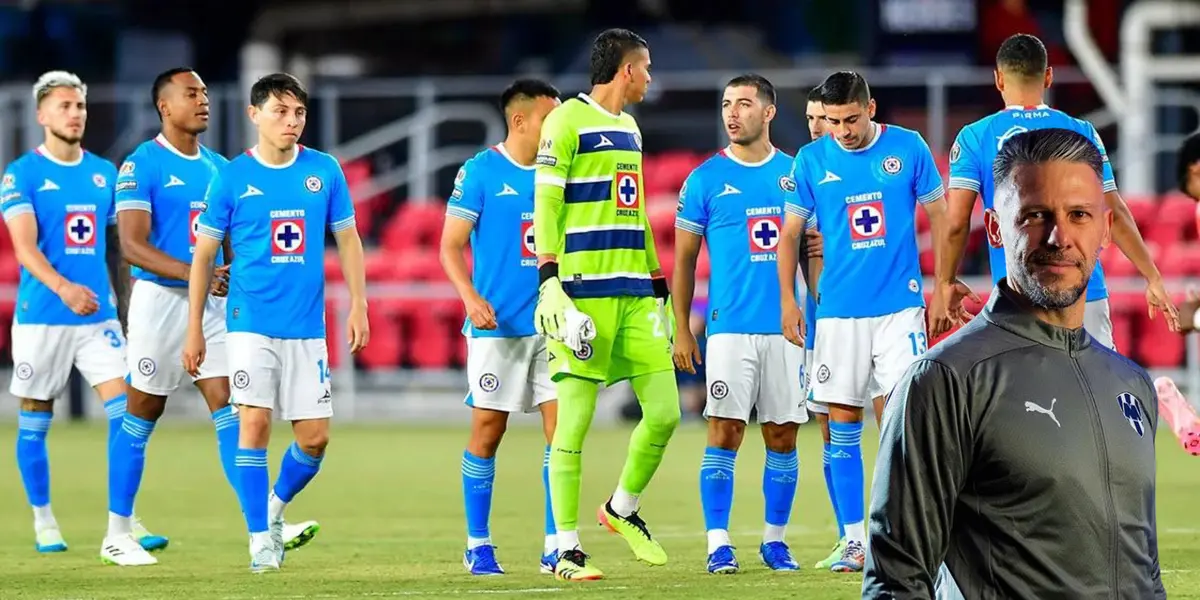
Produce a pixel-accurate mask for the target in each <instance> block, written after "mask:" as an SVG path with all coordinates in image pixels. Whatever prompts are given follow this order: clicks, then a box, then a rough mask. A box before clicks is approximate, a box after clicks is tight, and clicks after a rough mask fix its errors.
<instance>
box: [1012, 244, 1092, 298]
mask: <svg viewBox="0 0 1200 600" xmlns="http://www.w3.org/2000/svg"><path fill="white" fill-rule="evenodd" d="M1014 254H1015V253H1014ZM1011 258H1013V259H1018V260H1009V261H1008V262H1009V263H1010V264H1015V265H1017V266H1018V267H1019V268H1017V269H1009V272H1008V276H1009V278H1011V279H1013V280H1014V281H1015V282H1016V284H1017V288H1018V289H1019V290H1021V291H1022V292H1023V293H1024V295H1025V296H1026V297H1027V298H1028V299H1029V301H1030V302H1032V303H1033V305H1034V306H1037V307H1039V308H1044V309H1047V310H1063V309H1066V308H1069V307H1071V306H1074V305H1075V303H1076V302H1078V301H1079V298H1081V297H1082V296H1083V295H1084V293H1086V292H1087V286H1088V279H1090V278H1089V277H1088V275H1089V274H1090V273H1091V271H1090V269H1089V268H1088V265H1087V264H1086V261H1080V262H1082V263H1085V264H1079V265H1078V266H1079V272H1080V273H1081V274H1082V277H1080V280H1081V281H1080V283H1079V285H1075V286H1071V287H1068V288H1055V287H1052V286H1051V284H1047V283H1044V282H1043V281H1042V280H1040V279H1039V278H1038V277H1037V276H1036V275H1035V274H1034V268H1035V267H1036V266H1037V265H1039V264H1044V263H1049V262H1058V261H1063V260H1070V258H1069V257H1068V256H1066V254H1064V253H1062V252H1054V251H1050V250H1035V251H1033V252H1031V253H1029V255H1027V256H1025V257H1024V258H1023V259H1019V257H1017V256H1013V257H1011ZM1091 266H1092V267H1093V268H1094V267H1095V264H1094V263H1093V264H1092V265H1091Z"/></svg>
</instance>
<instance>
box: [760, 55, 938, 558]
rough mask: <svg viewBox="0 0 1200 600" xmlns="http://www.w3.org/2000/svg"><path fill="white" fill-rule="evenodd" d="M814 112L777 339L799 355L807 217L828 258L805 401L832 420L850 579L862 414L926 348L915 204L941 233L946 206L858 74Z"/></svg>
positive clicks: (859, 523)
mask: <svg viewBox="0 0 1200 600" xmlns="http://www.w3.org/2000/svg"><path fill="white" fill-rule="evenodd" d="M821 103H822V104H823V105H824V109H825V119H826V121H827V123H828V126H829V129H830V133H831V135H829V136H825V137H823V138H821V139H820V140H817V141H816V142H813V143H811V144H809V145H807V146H805V147H804V148H802V149H801V150H800V151H799V152H798V153H797V154H796V161H795V165H794V167H793V171H792V173H793V179H794V183H795V186H794V187H795V192H794V193H792V194H790V195H789V199H788V202H787V205H786V211H787V219H786V221H785V223H784V240H783V243H782V245H781V247H780V251H779V262H778V265H779V281H780V288H781V289H780V301H781V303H782V305H783V330H784V335H785V336H787V338H788V339H789V340H791V341H792V343H794V344H796V345H801V344H802V337H803V334H804V331H803V326H804V323H803V319H804V316H803V315H802V314H801V310H800V307H799V306H798V305H797V303H796V300H795V297H796V296H795V286H796V256H797V255H796V252H797V242H798V240H799V237H800V235H801V234H802V233H803V232H804V229H805V226H806V223H807V221H808V220H809V219H810V218H813V217H814V216H815V218H817V219H818V220H819V221H820V223H821V228H822V231H821V232H822V234H823V235H824V236H825V242H826V250H828V252H825V258H824V259H823V263H822V266H821V271H820V273H819V274H818V275H816V276H815V279H816V284H817V288H818V290H819V296H820V298H819V304H818V307H817V325H816V327H817V331H816V336H815V343H814V354H813V365H814V366H815V368H816V369H815V374H814V382H813V385H812V392H813V399H814V402H816V403H820V404H824V405H825V408H827V409H828V411H829V435H830V458H829V463H830V464H829V467H830V479H831V481H832V483H833V487H834V499H835V501H836V502H837V506H838V510H837V514H838V516H839V519H840V520H841V521H842V523H843V524H844V526H845V530H846V549H845V550H844V551H843V552H842V556H841V558H840V559H839V560H838V561H836V562H835V563H834V564H832V565H831V566H830V569H831V570H833V571H838V572H849V571H861V570H862V566H863V558H864V540H865V532H864V527H863V513H864V505H863V460H862V447H861V442H862V429H863V424H862V412H863V410H862V409H863V405H864V404H865V403H866V401H867V400H868V399H869V398H871V397H872V394H873V393H874V390H889V389H891V387H892V385H894V384H895V382H896V381H897V379H898V378H899V377H900V376H901V374H903V372H904V370H905V369H906V368H907V367H908V365H910V364H911V363H912V362H913V361H914V360H916V358H917V357H918V356H920V355H921V354H922V353H924V352H925V348H926V337H925V299H924V296H922V294H921V269H920V264H919V262H918V258H917V244H916V231H915V230H916V226H915V221H914V218H913V212H914V211H915V209H916V204H918V203H919V204H921V205H922V206H923V207H924V208H925V210H926V212H927V213H928V214H929V218H930V222H931V225H932V227H933V231H934V232H938V231H941V226H942V220H943V218H944V216H945V210H946V203H945V200H944V197H943V191H942V180H941V177H940V176H939V175H938V172H937V167H936V166H935V164H934V160H933V155H932V154H931V153H930V151H929V147H928V146H927V145H926V144H925V140H923V139H922V138H921V136H920V134H918V133H916V132H914V131H910V130H907V129H903V128H900V127H896V126H893V125H882V124H878V123H875V122H874V121H873V116H874V114H875V100H874V99H873V98H871V92H870V88H869V87H868V86H867V82H866V80H865V79H863V77H862V76H861V75H859V74H857V73H853V72H848V71H842V72H838V73H834V74H833V75H830V76H829V77H828V78H827V79H826V80H825V82H824V83H822V84H821ZM872 379H874V382H872ZM872 388H874V389H872Z"/></svg>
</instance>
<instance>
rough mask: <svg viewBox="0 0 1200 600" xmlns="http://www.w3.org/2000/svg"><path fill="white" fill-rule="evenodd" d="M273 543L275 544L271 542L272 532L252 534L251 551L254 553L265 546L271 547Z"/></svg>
mask: <svg viewBox="0 0 1200 600" xmlns="http://www.w3.org/2000/svg"><path fill="white" fill-rule="evenodd" d="M272 543H273V542H272V541H271V532H270V531H259V532H258V533H252V534H250V550H251V551H253V550H254V549H255V548H262V547H263V546H270V545H271V544H272Z"/></svg>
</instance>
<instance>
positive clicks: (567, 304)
mask: <svg viewBox="0 0 1200 600" xmlns="http://www.w3.org/2000/svg"><path fill="white" fill-rule="evenodd" d="M538 272H539V275H541V276H542V277H541V279H542V283H541V285H540V286H538V301H537V306H536V307H535V308H534V310H533V325H534V328H535V329H536V330H537V332H538V333H540V334H542V335H544V336H546V337H548V338H551V339H554V340H558V341H562V340H563V336H564V334H565V332H564V331H562V329H563V328H565V327H566V326H567V317H566V312H567V310H574V309H575V305H574V304H573V303H572V302H571V299H570V298H569V297H567V293H566V292H564V291H563V288H562V282H561V281H559V279H558V265H557V264H554V263H546V264H544V265H542V266H541V267H540V268H539V269H538Z"/></svg>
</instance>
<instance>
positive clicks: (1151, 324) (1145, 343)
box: [1118, 298, 1184, 369]
mask: <svg viewBox="0 0 1200 600" xmlns="http://www.w3.org/2000/svg"><path fill="white" fill-rule="evenodd" d="M1182 300H1183V299H1182V298H1175V302H1176V303H1179V302H1181V301H1182ZM1132 314H1133V315H1134V317H1133V322H1134V336H1135V337H1136V340H1135V341H1134V342H1133V343H1132V344H1133V345H1132V346H1131V348H1130V350H1132V352H1124V351H1123V352H1122V354H1125V355H1126V356H1129V357H1130V358H1133V359H1134V361H1136V362H1137V363H1138V364H1141V365H1142V366H1144V367H1146V368H1148V369H1150V368H1158V367H1175V366H1179V365H1181V364H1183V357H1184V339H1183V336H1181V335H1179V334H1178V333H1172V332H1171V330H1169V329H1167V324H1166V320H1165V319H1163V317H1162V315H1161V314H1160V315H1156V316H1155V318H1154V320H1153V321H1151V320H1150V317H1149V315H1148V313H1147V310H1146V307H1145V301H1144V300H1143V301H1142V302H1141V303H1139V308H1138V309H1137V310H1135V311H1133V313H1132ZM1118 350H1121V349H1120V348H1118Z"/></svg>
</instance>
